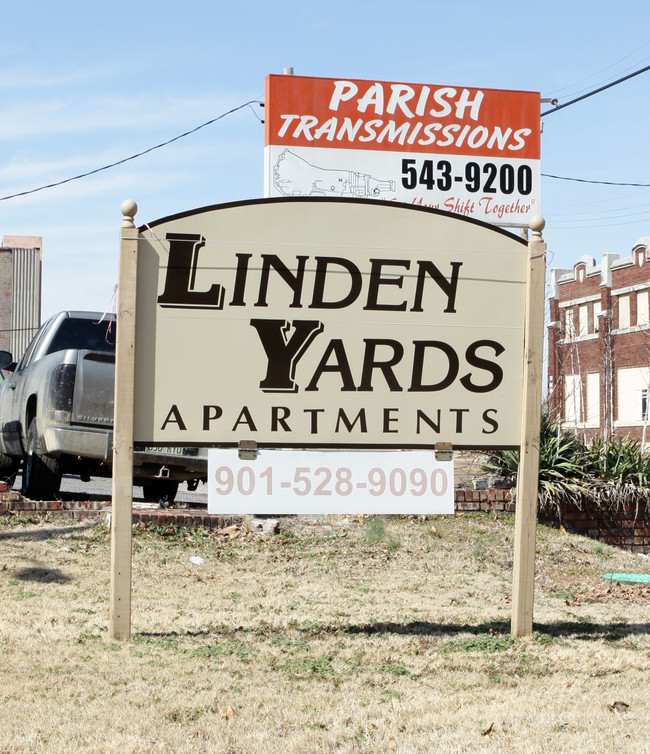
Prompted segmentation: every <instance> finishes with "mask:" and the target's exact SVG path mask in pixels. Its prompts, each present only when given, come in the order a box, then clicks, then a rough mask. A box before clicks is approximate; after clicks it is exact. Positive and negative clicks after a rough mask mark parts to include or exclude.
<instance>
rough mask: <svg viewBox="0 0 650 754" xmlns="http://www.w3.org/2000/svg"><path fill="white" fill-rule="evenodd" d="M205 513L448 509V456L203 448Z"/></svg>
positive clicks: (451, 503)
mask: <svg viewBox="0 0 650 754" xmlns="http://www.w3.org/2000/svg"><path fill="white" fill-rule="evenodd" d="M208 512H209V513H215V514H216V513H220V514H229V513H252V514H265V513H271V514H274V513H276V514H292V513H301V514H308V513H320V514H330V513H332V514H334V513H341V514H345V513H350V514H355V513H358V514H361V513H364V514H366V513H374V514H381V513H393V514H439V513H448V514H453V512H454V469H453V462H452V461H436V459H435V456H434V454H433V453H431V452H429V453H425V452H416V451H407V452H388V451H375V452H371V451H356V452H355V451H352V452H347V453H337V452H327V451H315V450H304V451H298V450H296V451H291V450H284V451H275V450H260V451H258V454H257V457H256V458H255V460H240V459H239V457H238V452H237V450H234V449H213V450H210V451H209V453H208Z"/></svg>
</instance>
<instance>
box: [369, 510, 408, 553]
mask: <svg viewBox="0 0 650 754" xmlns="http://www.w3.org/2000/svg"><path fill="white" fill-rule="evenodd" d="M365 540H366V543H367V544H369V545H379V544H382V543H384V544H385V545H386V549H387V550H388V552H390V553H393V552H396V551H397V550H399V548H400V547H401V544H400V542H399V540H397V539H395V537H393V536H392V535H391V534H389V532H388V529H387V527H386V522H385V520H384V519H383V518H381V517H380V516H373V517H372V518H369V519H368V522H367V524H366V535H365Z"/></svg>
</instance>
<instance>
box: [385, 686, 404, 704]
mask: <svg viewBox="0 0 650 754" xmlns="http://www.w3.org/2000/svg"><path fill="white" fill-rule="evenodd" d="M381 695H382V701H385V702H387V701H388V700H389V699H401V698H402V694H401V692H399V691H395V690H394V689H388V688H386V689H382V692H381Z"/></svg>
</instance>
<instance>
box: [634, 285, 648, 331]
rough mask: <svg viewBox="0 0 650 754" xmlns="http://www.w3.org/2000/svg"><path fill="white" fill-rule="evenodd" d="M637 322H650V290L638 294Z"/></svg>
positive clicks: (638, 323)
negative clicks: (649, 301)
mask: <svg viewBox="0 0 650 754" xmlns="http://www.w3.org/2000/svg"><path fill="white" fill-rule="evenodd" d="M636 323H637V325H648V324H650V309H649V308H648V291H641V292H640V293H637V294H636Z"/></svg>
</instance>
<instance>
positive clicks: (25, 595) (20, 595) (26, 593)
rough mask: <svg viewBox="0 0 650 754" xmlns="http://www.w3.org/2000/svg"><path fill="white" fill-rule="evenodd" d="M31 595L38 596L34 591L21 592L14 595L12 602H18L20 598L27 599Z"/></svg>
mask: <svg viewBox="0 0 650 754" xmlns="http://www.w3.org/2000/svg"><path fill="white" fill-rule="evenodd" d="M32 597H38V595H37V594H36V592H21V593H20V594H17V595H16V596H15V597H14V602H20V601H21V600H29V599H31V598H32Z"/></svg>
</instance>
